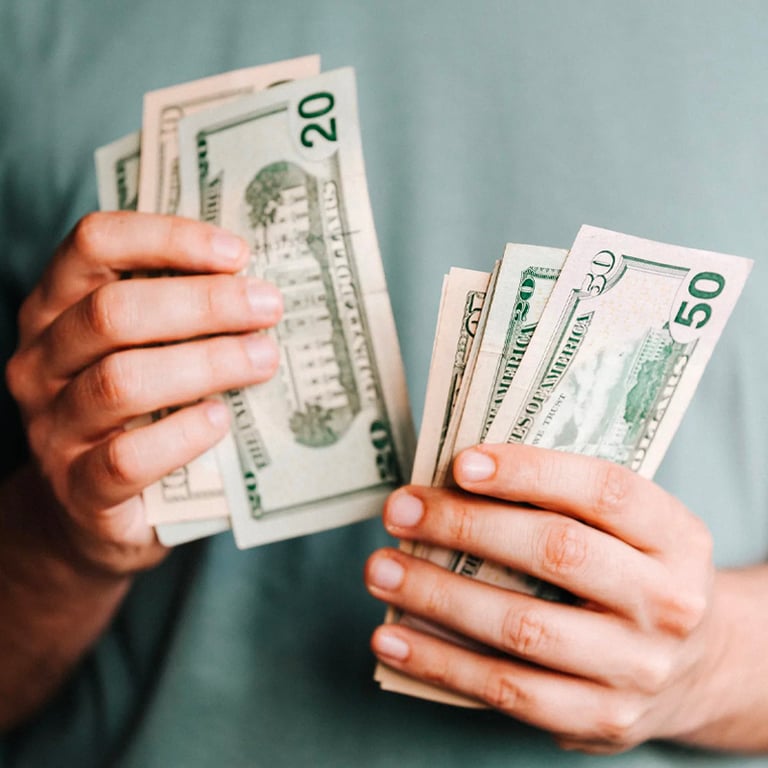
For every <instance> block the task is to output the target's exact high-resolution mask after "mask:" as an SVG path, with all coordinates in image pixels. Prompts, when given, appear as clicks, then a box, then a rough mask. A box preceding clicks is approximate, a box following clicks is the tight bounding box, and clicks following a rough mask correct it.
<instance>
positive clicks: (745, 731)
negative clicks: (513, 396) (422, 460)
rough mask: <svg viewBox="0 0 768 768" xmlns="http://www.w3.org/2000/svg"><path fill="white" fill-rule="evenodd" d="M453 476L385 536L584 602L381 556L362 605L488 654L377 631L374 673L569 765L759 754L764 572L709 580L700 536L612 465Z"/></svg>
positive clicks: (491, 454) (472, 458) (767, 625)
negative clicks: (502, 569)
mask: <svg viewBox="0 0 768 768" xmlns="http://www.w3.org/2000/svg"><path fill="white" fill-rule="evenodd" d="M454 475H455V479H456V482H457V483H458V485H459V488H460V490H445V489H437V488H424V487H416V486H410V487H406V488H404V489H401V490H399V491H397V492H395V493H394V494H393V495H392V496H391V497H390V498H389V500H388V502H387V505H386V508H385V511H384V523H385V526H386V528H387V530H388V531H389V532H390V533H391V534H392V535H393V536H396V537H398V538H400V539H405V540H409V541H422V542H427V543H430V544H436V545H439V546H442V547H447V548H450V549H457V550H461V551H465V552H470V553H473V554H476V555H479V556H481V557H484V558H487V559H489V560H492V561H495V562H498V563H501V564H503V565H506V566H508V567H510V568H512V569H514V570H518V571H522V572H525V573H528V574H531V575H534V576H537V577H539V578H541V579H544V580H545V581H548V582H550V583H553V584H556V585H558V586H560V587H563V588H565V589H567V590H569V591H570V592H572V593H573V594H575V595H576V596H577V597H578V598H580V601H579V603H578V604H577V605H564V604H558V603H553V602H547V601H544V600H540V599H537V598H535V597H532V596H529V595H524V594H520V593H516V592H513V591H510V590H503V589H500V588H497V587H494V586H490V585H487V584H481V583H477V582H475V581H474V580H472V579H468V578H466V577H464V576H461V575H457V574H453V573H449V572H447V571H445V570H443V569H442V568H439V567H437V566H435V565H433V564H431V563H429V562H427V561H425V560H421V559H418V558H416V557H413V556H410V555H408V554H406V553H405V552H402V551H398V550H394V549H383V550H380V551H378V552H376V553H374V554H373V555H372V556H371V558H370V559H369V561H368V563H367V566H366V574H365V578H366V583H367V585H368V589H369V590H370V592H371V594H373V595H374V596H375V597H377V598H379V599H380V600H383V601H385V602H387V603H389V604H391V605H393V606H397V607H398V608H400V609H403V610H404V611H407V612H409V613H411V614H415V615H417V616H420V617H423V618H426V619H429V620H430V621H432V622H434V623H437V624H439V625H442V626H444V627H447V628H449V629H451V630H453V631H456V632H459V633H461V634H463V635H465V636H467V637H469V638H472V639H474V640H477V641H480V642H481V643H483V644H485V645H486V646H489V648H491V649H494V650H495V651H496V652H495V653H494V654H492V655H491V654H483V653H479V652H476V651H474V650H468V649H467V648H462V647H459V646H458V645H455V644H450V643H448V642H446V641H443V640H440V639H438V638H436V637H431V636H429V635H427V634H424V633H421V632H418V631H416V630H414V629H411V628H408V627H405V626H397V625H385V626H383V627H380V628H378V629H377V630H376V632H375V633H374V635H373V638H372V648H373V650H374V653H376V654H377V656H378V657H379V659H380V660H381V661H383V662H384V663H385V664H388V665H390V666H392V667H393V668H395V669H397V670H399V671H401V672H404V673H406V674H408V675H411V676H413V677H415V678H418V679H421V680H424V681H426V682H429V683H432V684H437V685H439V686H441V687H444V688H447V689H450V690H453V691H456V692H459V693H462V694H465V695H467V696H470V697H472V698H474V699H477V700H479V701H481V702H484V703H485V704H487V705H489V706H491V707H495V708H496V709H498V710H500V711H501V712H503V713H505V714H507V715H509V716H511V717H515V718H518V719H520V720H523V721H525V722H528V723H530V724H532V725H535V726H538V727H539V728H543V729H545V730H548V731H550V732H551V733H552V734H553V735H554V737H555V739H556V740H557V742H558V743H559V744H560V745H561V746H562V747H564V748H569V749H579V750H583V751H586V752H589V753H613V752H621V751H623V750H626V749H629V748H631V747H633V746H635V745H637V744H639V743H641V742H643V741H646V740H649V739H669V740H676V741H680V742H684V743H687V744H694V745H699V746H704V747H710V748H715V749H725V750H738V751H766V750H768V703H767V701H766V697H765V695H764V692H765V689H766V682H767V681H768V662H767V661H766V654H765V652H764V647H765V637H766V636H768V619H766V618H765V617H766V614H767V613H768V612H767V611H766V610H765V606H766V605H768V567H765V566H759V567H755V568H750V569H745V570H743V571H732V572H717V571H716V570H715V568H714V566H713V564H712V540H711V536H710V534H709V532H708V530H707V529H706V527H705V526H704V524H703V523H702V522H701V521H700V520H699V519H698V518H697V517H695V516H694V515H693V514H692V513H691V512H690V511H689V510H688V509H686V508H685V506H683V505H682V504H681V503H680V502H679V501H678V500H677V499H675V498H674V497H672V496H670V495H669V494H668V493H666V492H665V491H664V490H663V489H661V488H660V487H659V486H657V485H655V484H654V483H652V482H651V481H649V480H646V479H643V478H641V477H639V476H637V475H635V474H634V473H632V472H630V471H629V470H626V469H624V468H622V467H619V466H617V465H615V464H612V463H609V462H605V461H601V460H597V459H593V458H588V457H584V456H577V455H569V454H565V453H562V452H557V451H547V450H543V449H538V448H532V447H528V446H515V445H482V446H477V447H475V448H473V449H470V450H467V451H464V452H463V453H461V454H460V455H459V456H458V457H457V459H456V462H455V466H454ZM499 652H500V653H499Z"/></svg>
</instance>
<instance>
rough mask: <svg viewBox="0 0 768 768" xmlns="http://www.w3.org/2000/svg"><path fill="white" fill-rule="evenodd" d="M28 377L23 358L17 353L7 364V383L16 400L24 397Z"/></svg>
mask: <svg viewBox="0 0 768 768" xmlns="http://www.w3.org/2000/svg"><path fill="white" fill-rule="evenodd" d="M27 379H28V372H27V370H26V366H25V365H24V362H23V358H22V357H21V356H20V355H19V354H18V353H17V354H15V355H13V356H12V357H11V359H10V360H9V361H8V362H7V363H6V366H5V384H6V386H7V387H8V391H9V392H10V393H11V395H13V397H14V398H15V399H16V400H21V399H22V397H23V393H24V390H25V388H26V387H25V384H26V382H27Z"/></svg>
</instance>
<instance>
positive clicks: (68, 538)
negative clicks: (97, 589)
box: [0, 462, 168, 588]
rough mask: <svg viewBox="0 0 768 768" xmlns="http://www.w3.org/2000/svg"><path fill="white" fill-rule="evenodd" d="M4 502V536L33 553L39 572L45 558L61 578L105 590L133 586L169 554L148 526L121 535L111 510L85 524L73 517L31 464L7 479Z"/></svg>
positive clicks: (0, 504)
mask: <svg viewBox="0 0 768 768" xmlns="http://www.w3.org/2000/svg"><path fill="white" fill-rule="evenodd" d="M2 497H3V498H2V499H1V500H0V520H1V525H0V527H2V529H3V530H4V532H5V534H4V535H6V536H7V537H8V538H10V539H13V540H15V541H17V542H19V545H18V548H19V549H20V550H25V551H30V552H35V553H36V557H35V558H34V560H35V562H36V563H38V566H39V563H40V558H43V561H44V562H45V563H46V564H47V567H48V569H53V570H56V572H57V573H58V574H59V575H60V576H61V577H62V578H63V577H65V575H66V574H67V572H69V573H70V577H73V578H74V577H81V578H85V579H88V580H89V581H93V582H97V583H99V584H100V585H101V587H102V588H103V587H104V586H106V585H108V584H109V583H110V582H116V583H119V582H122V581H125V580H130V579H131V578H132V577H133V576H134V575H135V574H136V573H138V572H140V571H143V570H147V569H149V568H152V567H154V566H155V565H157V564H159V563H160V562H161V561H162V560H163V559H164V557H165V556H166V555H167V553H168V550H167V549H166V548H165V547H163V546H162V545H161V544H160V543H159V542H158V541H157V539H156V537H155V535H154V532H153V531H152V529H150V528H148V527H147V526H143V525H142V527H141V530H140V531H131V530H128V529H125V530H119V529H118V524H119V518H118V516H117V515H114V516H112V515H111V511H109V510H108V511H106V512H103V513H97V514H98V515H99V516H100V517H99V518H97V519H89V520H87V521H81V520H78V519H77V518H76V517H75V516H73V515H71V514H69V513H68V512H67V510H65V509H64V507H62V505H61V504H60V503H59V502H58V500H57V499H56V498H55V496H54V494H53V492H52V491H51V489H50V486H49V484H48V483H47V481H46V480H45V479H44V478H43V477H42V476H41V475H40V473H39V471H38V469H37V467H36V466H35V465H34V464H33V463H32V462H28V463H27V464H25V465H24V466H23V467H21V468H20V469H19V470H17V471H16V472H15V473H14V474H13V475H12V476H11V477H10V478H8V480H7V481H6V484H5V485H4V487H3V493H2ZM18 559H19V560H22V561H23V558H18ZM20 565H22V567H23V562H22V563H20Z"/></svg>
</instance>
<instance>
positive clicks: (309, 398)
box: [179, 69, 414, 546]
mask: <svg viewBox="0 0 768 768" xmlns="http://www.w3.org/2000/svg"><path fill="white" fill-rule="evenodd" d="M179 136H180V148H181V151H180V157H181V160H182V164H181V179H182V187H183V189H182V210H183V211H184V212H185V213H186V214H187V215H191V214H192V213H196V214H197V216H198V217H199V218H200V219H202V220H204V221H210V222H213V223H216V224H218V225H220V226H223V227H225V228H227V229H229V230H231V231H233V232H235V233H237V234H239V235H241V236H242V237H244V238H245V239H246V240H247V241H248V242H249V244H250V246H251V258H250V262H249V264H248V267H247V269H246V272H247V273H248V274H252V275H257V276H259V277H262V278H264V279H267V280H269V281H270V282H273V283H275V284H276V285H278V286H279V287H280V288H281V289H282V292H283V296H284V304H285V313H284V317H283V320H282V321H281V322H280V324H279V325H278V326H277V327H276V328H275V329H273V330H270V331H269V333H270V334H271V335H273V337H274V338H275V340H276V341H277V343H278V346H279V348H280V353H281V357H280V367H279V372H278V374H277V375H276V376H275V377H274V378H273V379H272V380H271V381H269V382H266V383H264V384H261V385H258V386H253V387H247V388H244V389H237V390H233V391H230V392H227V393H225V398H226V400H227V402H228V403H229V405H230V409H231V413H232V420H233V432H234V436H235V444H236V453H237V457H238V459H239V461H232V460H231V457H230V456H228V455H225V454H226V453H227V451H228V449H227V446H226V445H224V446H222V453H220V457H221V461H220V466H221V468H222V472H223V474H224V482H225V487H226V491H227V498H228V500H229V506H230V513H231V518H232V527H233V530H234V533H235V539H236V541H237V543H238V545H239V546H252V545H255V544H259V543H264V542H267V541H273V540H277V539H281V538H286V537H289V536H297V535H302V534H305V533H311V532H314V531H318V530H323V529H327V528H331V527H335V526H338V525H343V524H346V523H350V522H354V521H356V520H361V519H364V518H366V517H371V516H374V515H376V514H378V513H379V511H380V507H381V503H382V501H383V499H384V497H385V496H386V495H387V494H388V493H389V492H390V491H391V490H392V489H394V488H396V487H397V486H398V485H400V484H402V482H403V480H404V479H405V478H406V477H408V474H409V472H410V469H411V463H412V454H413V442H414V439H413V427H412V424H411V419H410V408H409V406H408V397H407V390H406V387H405V377H404V373H403V367H402V360H401V357H400V351H399V346H398V342H397V335H396V332H395V326H394V320H393V317H392V311H391V307H390V303H389V296H388V293H387V288H386V283H385V279H384V271H383V267H382V263H381V258H380V256H379V251H378V245H377V241H376V235H375V230H374V226H373V218H372V214H371V209H370V203H369V200H368V192H367V187H366V179H365V170H364V166H363V156H362V147H361V141H360V130H359V124H358V117H357V106H356V91H355V82H354V74H353V71H352V70H351V69H342V70H337V71H334V72H329V73H326V74H323V75H320V76H318V77H316V78H310V79H306V80H301V81H296V82H294V83H289V84H286V85H281V86H279V87H277V88H274V89H270V90H269V91H265V92H262V93H260V94H256V95H253V96H250V97H247V98H244V99H240V100H238V101H237V102H233V103H231V104H228V105H225V106H223V107H220V108H217V109H216V110H210V111H206V112H204V113H202V112H201V113H198V114H195V115H191V116H189V117H187V118H185V119H184V120H183V121H181V123H180V124H179Z"/></svg>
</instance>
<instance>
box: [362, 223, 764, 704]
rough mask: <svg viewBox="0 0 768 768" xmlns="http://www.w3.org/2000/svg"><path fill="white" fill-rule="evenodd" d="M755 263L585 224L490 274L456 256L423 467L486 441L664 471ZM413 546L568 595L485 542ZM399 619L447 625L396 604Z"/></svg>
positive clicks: (498, 579) (422, 691)
mask: <svg viewBox="0 0 768 768" xmlns="http://www.w3.org/2000/svg"><path fill="white" fill-rule="evenodd" d="M751 266H752V262H751V261H749V260H747V259H743V258H739V257H735V256H725V255H723V254H719V253H712V252H708V251H700V250H694V249H690V248H681V247H677V246H672V245H665V244H662V243H657V242H652V241H650V240H644V239H641V238H638V237H632V236H629V235H624V234H620V233H618V232H610V231H608V230H605V229H598V228H596V227H591V226H583V227H582V228H581V229H580V231H579V233H578V236H577V237H576V240H575V242H574V243H573V245H572V247H571V249H570V251H565V250H560V249H557V248H543V247H538V246H531V245H507V247H506V249H505V251H504V255H503V258H502V259H501V261H500V262H498V263H497V264H496V266H495V268H494V270H493V272H492V273H491V274H487V273H484V272H476V271H471V270H466V269H453V270H451V272H450V274H449V275H448V276H447V277H446V278H445V281H444V284H443V294H442V301H441V305H440V312H439V316H438V322H437V331H436V334H435V343H434V347H433V354H432V363H431V367H430V373H429V380H428V383H427V394H426V403H425V409H424V419H423V422H422V426H421V432H420V434H419V442H418V445H417V449H416V456H415V460H414V470H413V476H412V482H413V483H416V484H419V485H433V486H445V485H447V484H449V483H450V482H451V474H450V472H451V464H452V461H453V459H454V457H455V456H456V454H457V453H458V452H459V451H461V450H463V449H464V448H467V447H469V446H471V445H474V444H476V443H480V442H489V443H524V444H527V445H538V446H542V447H545V448H554V449H559V450H564V451H572V452H575V453H582V454H586V455H589V456H597V457H600V458H604V459H609V460H611V461H614V462H616V463H618V464H621V465H623V466H625V467H629V468H630V469H632V470H634V471H635V472H638V473H639V474H640V475H642V476H644V477H652V476H653V474H654V472H655V471H656V469H657V467H658V466H659V463H660V462H661V460H662V457H663V456H664V453H665V451H666V450H667V447H668V446H669V444H670V442H671V440H672V437H673V435H674V433H675V430H676V429H677V427H678V425H679V424H680V421H681V419H682V417H683V413H684V412H685V409H686V408H687V406H688V403H689V402H690V401H691V398H692V397H693V393H694V390H695V388H696V385H697V384H698V382H699V379H700V378H701V375H702V373H703V371H704V367H705V365H706V364H707V361H708V360H709V357H710V355H711V354H712V350H713V348H714V346H715V343H716V342H717V340H718V338H719V337H720V334H721V332H722V330H723V327H724V326H725V323H726V320H727V319H728V317H729V316H730V314H731V311H732V309H733V307H734V305H735V303H736V301H737V299H738V297H739V294H740V293H741V290H742V288H743V286H744V283H745V281H746V279H747V276H748V274H749V271H750V268H751ZM402 546H403V548H405V549H407V550H408V551H411V552H413V553H414V554H416V555H418V556H420V557H423V558H427V559H429V560H431V561H433V562H435V563H437V564H439V565H441V566H443V567H445V568H447V569H449V570H451V571H454V572H455V573H460V574H463V575H464V576H467V577H468V578H474V579H480V580H481V581H484V582H487V583H490V584H494V585H497V586H501V587H506V588H509V589H514V590H518V591H522V592H526V593H529V594H534V595H537V596H539V597H542V598H546V599H568V597H569V596H568V595H566V594H565V593H563V592H561V591H560V590H558V589H556V588H554V587H552V586H551V585H548V584H544V583H543V582H541V581H538V580H536V579H533V578H531V577H529V576H526V575H525V574H520V573H515V572H512V571H510V570H509V569H507V568H502V567H501V566H499V565H497V564H495V563H491V562H487V561H484V560H482V559H481V558H479V557H476V556H474V555H473V554H472V553H464V552H451V551H447V550H444V549H438V548H434V547H429V546H426V545H415V546H414V545H410V544H405V543H404V544H403V545H402ZM387 620H388V621H390V622H403V623H407V624H409V625H411V626H414V627H416V628H420V629H423V630H425V631H432V632H435V633H440V634H441V635H443V636H445V635H446V632H445V631H444V630H440V629H438V628H437V627H433V626H430V625H428V624H427V623H426V622H424V621H422V620H419V619H418V618H416V617H412V616H408V615H401V614H398V613H397V612H395V611H390V612H389V614H388V616H387ZM451 639H453V640H455V641H456V642H459V643H461V642H464V641H463V640H462V638H459V637H456V636H453V637H452V638H451ZM376 679H377V680H378V681H379V683H380V685H381V687H382V688H385V689H387V690H392V691H397V692H400V693H406V694H409V695H413V696H419V697H422V698H428V699H434V700H439V701H443V702H447V703H453V704H462V705H466V706H477V703H476V702H473V701H471V700H469V699H466V698H464V697H461V696H457V695H454V694H452V693H450V692H447V691H442V690H439V689H437V688H435V687H433V686H430V685H427V684H425V683H421V682H418V681H415V680H411V679H409V678H407V677H405V676H403V675H401V674H399V673H398V672H396V671H394V670H392V669H389V668H387V667H385V666H383V665H379V666H378V668H377V671H376Z"/></svg>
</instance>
